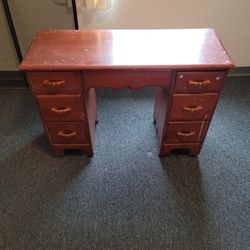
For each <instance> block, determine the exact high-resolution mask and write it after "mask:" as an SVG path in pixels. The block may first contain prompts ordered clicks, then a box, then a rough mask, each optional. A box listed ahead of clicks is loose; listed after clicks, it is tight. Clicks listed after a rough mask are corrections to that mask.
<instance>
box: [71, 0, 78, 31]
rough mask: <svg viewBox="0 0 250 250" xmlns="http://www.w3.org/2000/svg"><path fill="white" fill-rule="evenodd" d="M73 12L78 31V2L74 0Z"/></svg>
mask: <svg viewBox="0 0 250 250" xmlns="http://www.w3.org/2000/svg"><path fill="white" fill-rule="evenodd" d="M72 10H73V17H74V24H75V29H76V30H78V29H79V27H78V20H77V9H76V0H72Z"/></svg>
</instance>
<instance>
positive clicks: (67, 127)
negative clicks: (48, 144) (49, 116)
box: [45, 122, 89, 144]
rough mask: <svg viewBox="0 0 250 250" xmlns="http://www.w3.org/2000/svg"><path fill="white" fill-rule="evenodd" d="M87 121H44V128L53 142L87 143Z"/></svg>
mask: <svg viewBox="0 0 250 250" xmlns="http://www.w3.org/2000/svg"><path fill="white" fill-rule="evenodd" d="M86 126H87V123H84V122H70V123H67V122H64V123H59V122H53V123H45V128H46V130H47V132H48V134H49V136H50V138H51V141H52V143H53V144H88V143H89V139H88V138H89V136H88V134H87V127H86Z"/></svg>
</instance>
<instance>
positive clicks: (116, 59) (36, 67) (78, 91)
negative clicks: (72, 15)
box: [20, 29, 234, 156]
mask: <svg viewBox="0 0 250 250" xmlns="http://www.w3.org/2000/svg"><path fill="white" fill-rule="evenodd" d="M232 67H234V64H233V62H232V61H231V59H230V57H229V56H228V54H227V52H226V51H225V49H224V48H223V45H222V44H221V42H220V41H219V39H218V38H217V36H216V34H215V32H214V30H212V29H186V30H106V31H105V30H99V31H94V30H88V31H75V30H74V31H73V30H67V31H66V30H64V31H47V30H45V31H41V32H38V33H37V35H36V37H35V38H34V40H33V42H32V44H31V46H30V48H29V50H28V52H27V54H26V56H25V58H24V60H23V62H22V63H21V66H20V69H21V70H24V71H25V72H26V76H27V79H28V82H29V85H30V87H31V89H32V92H33V94H34V97H35V98H36V102H37V106H38V109H39V112H40V115H41V118H42V122H43V126H44V129H45V132H46V135H47V138H48V141H49V145H50V147H51V152H52V153H53V154H54V155H64V150H66V149H78V150H80V151H82V152H84V153H86V154H87V155H88V156H92V155H93V145H94V141H93V138H94V129H95V121H96V117H97V116H96V97H95V88H98V87H108V88H117V89H119V88H123V87H129V88H132V89H137V88H141V87H146V86H156V88H155V89H156V95H155V106H154V121H155V122H156V128H157V131H158V138H159V154H160V155H168V154H169V153H170V152H171V151H172V150H173V149H179V148H187V149H189V150H190V151H189V153H190V155H196V154H198V153H199V152H200V150H201V147H202V144H203V141H204V139H205V136H206V133H207V130H208V127H209V124H210V121H211V119H212V116H213V113H214V110H215V107H216V104H217V102H218V99H219V96H220V92H221V90H222V87H223V82H224V80H225V78H226V75H227V72H228V70H229V69H230V68H232ZM107 146H108V145H107Z"/></svg>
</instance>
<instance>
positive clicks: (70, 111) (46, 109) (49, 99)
mask: <svg viewBox="0 0 250 250" xmlns="http://www.w3.org/2000/svg"><path fill="white" fill-rule="evenodd" d="M37 101H38V105H39V109H40V113H41V116H42V119H43V121H77V120H85V118H86V117H85V112H84V107H83V100H82V98H81V96H80V95H40V96H38V97H37Z"/></svg>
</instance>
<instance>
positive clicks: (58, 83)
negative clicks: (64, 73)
mask: <svg viewBox="0 0 250 250" xmlns="http://www.w3.org/2000/svg"><path fill="white" fill-rule="evenodd" d="M65 84H66V82H65V81H64V80H59V81H50V80H44V81H43V85H44V86H46V87H60V86H64V85H65Z"/></svg>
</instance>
